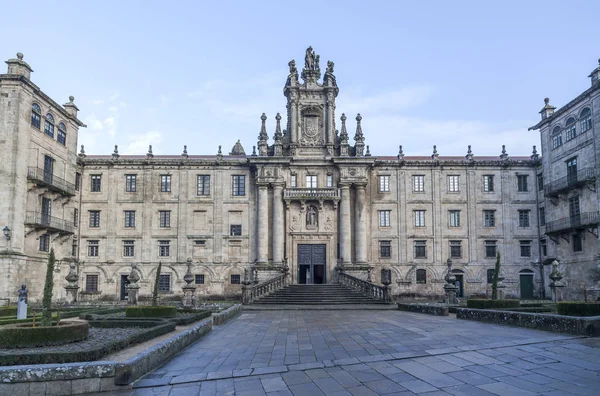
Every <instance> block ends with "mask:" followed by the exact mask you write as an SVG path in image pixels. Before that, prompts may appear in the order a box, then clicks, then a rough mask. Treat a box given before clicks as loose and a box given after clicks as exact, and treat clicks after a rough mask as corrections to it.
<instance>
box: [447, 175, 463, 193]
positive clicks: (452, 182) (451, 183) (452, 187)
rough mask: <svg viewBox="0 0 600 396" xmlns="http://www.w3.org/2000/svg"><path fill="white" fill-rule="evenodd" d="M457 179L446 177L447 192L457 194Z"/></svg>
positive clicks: (458, 189) (456, 177)
mask: <svg viewBox="0 0 600 396" xmlns="http://www.w3.org/2000/svg"><path fill="white" fill-rule="evenodd" d="M458 181H459V177H458V176H448V191H449V192H459V191H460V188H459V183H458Z"/></svg>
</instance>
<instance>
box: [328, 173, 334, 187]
mask: <svg viewBox="0 0 600 396" xmlns="http://www.w3.org/2000/svg"><path fill="white" fill-rule="evenodd" d="M327 187H333V175H327Z"/></svg>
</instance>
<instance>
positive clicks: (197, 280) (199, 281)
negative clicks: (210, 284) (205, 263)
mask: <svg viewBox="0 0 600 396" xmlns="http://www.w3.org/2000/svg"><path fill="white" fill-rule="evenodd" d="M194 283H195V284H197V285H203V284H204V274H198V275H195V276H194Z"/></svg>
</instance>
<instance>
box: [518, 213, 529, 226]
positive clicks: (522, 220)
mask: <svg viewBox="0 0 600 396" xmlns="http://www.w3.org/2000/svg"><path fill="white" fill-rule="evenodd" d="M519 227H529V210H519Z"/></svg>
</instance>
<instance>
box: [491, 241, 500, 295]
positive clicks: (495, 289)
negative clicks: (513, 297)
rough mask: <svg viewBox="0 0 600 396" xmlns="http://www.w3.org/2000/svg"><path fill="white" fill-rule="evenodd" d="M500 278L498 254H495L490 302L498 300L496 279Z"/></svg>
mask: <svg viewBox="0 0 600 396" xmlns="http://www.w3.org/2000/svg"><path fill="white" fill-rule="evenodd" d="M499 276H500V252H497V253H496V268H495V269H494V279H493V280H492V300H497V299H498V277H499Z"/></svg>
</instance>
